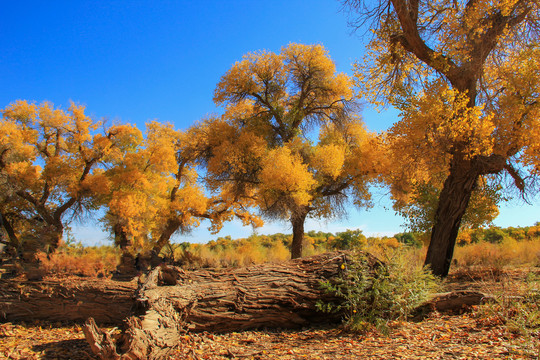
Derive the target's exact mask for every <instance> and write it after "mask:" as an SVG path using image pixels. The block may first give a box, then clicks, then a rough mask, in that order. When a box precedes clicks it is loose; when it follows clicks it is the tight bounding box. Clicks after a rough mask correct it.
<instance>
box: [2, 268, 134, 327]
mask: <svg viewBox="0 0 540 360" xmlns="http://www.w3.org/2000/svg"><path fill="white" fill-rule="evenodd" d="M136 289H137V282H136V281H131V282H126V281H123V282H120V281H112V280H110V279H94V278H82V277H65V278H46V279H43V280H41V281H21V280H20V279H0V321H12V322H14V321H27V322H33V321H36V320H43V321H48V322H63V321H67V322H81V323H82V322H84V321H85V320H86V319H88V317H93V318H94V319H95V320H96V321H97V322H98V323H101V324H115V325H121V324H122V322H123V321H124V320H125V318H126V317H127V316H128V315H129V314H130V311H131V307H132V306H133V303H134V292H135V290H136Z"/></svg>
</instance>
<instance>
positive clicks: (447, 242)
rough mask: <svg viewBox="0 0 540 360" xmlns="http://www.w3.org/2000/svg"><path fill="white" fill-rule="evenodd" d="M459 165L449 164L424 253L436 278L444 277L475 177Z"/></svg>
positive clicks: (426, 263)
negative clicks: (429, 238)
mask: <svg viewBox="0 0 540 360" xmlns="http://www.w3.org/2000/svg"><path fill="white" fill-rule="evenodd" d="M463 167H464V166H463V165H461V164H458V165H455V166H453V167H452V168H451V169H450V174H449V175H448V178H447V179H446V181H445V182H444V186H443V189H442V191H441V195H440V196H439V204H438V206H437V212H436V213H435V225H434V226H433V229H432V231H431V241H430V242H429V247H428V251H427V254H426V260H425V265H427V266H429V267H430V268H431V271H432V272H433V274H434V275H437V276H440V277H446V276H447V275H448V271H449V270H450V265H451V263H452V257H453V255H454V246H455V244H456V239H457V235H458V231H459V227H460V225H461V219H462V218H463V215H464V214H465V211H466V210H467V207H468V205H469V201H470V199H471V194H472V192H473V190H474V188H475V187H476V182H477V180H478V175H477V174H476V173H473V172H471V171H463Z"/></svg>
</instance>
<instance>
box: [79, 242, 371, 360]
mask: <svg viewBox="0 0 540 360" xmlns="http://www.w3.org/2000/svg"><path fill="white" fill-rule="evenodd" d="M366 256H367V257H368V262H369V264H370V267H372V268H374V267H376V266H379V264H380V262H378V261H377V260H376V259H375V258H374V257H371V256H369V255H366ZM349 261H350V258H349V255H348V254H347V253H345V252H334V253H328V254H323V255H318V256H313V257H309V258H301V259H295V260H291V261H289V262H286V263H281V264H263V265H256V266H252V267H248V268H243V269H225V270H204V269H203V270H196V271H189V272H188V271H184V270H182V269H180V268H176V267H169V266H161V267H158V268H156V269H154V270H153V271H151V272H150V273H149V274H148V276H147V279H146V281H144V282H143V283H142V284H141V285H140V286H139V288H138V290H137V293H136V303H135V304H136V305H135V313H134V316H132V317H130V318H129V319H127V321H126V322H125V327H124V330H123V331H122V333H121V334H120V335H119V336H118V337H116V338H115V337H114V336H113V335H112V334H110V333H106V332H103V331H102V330H100V329H99V328H98V327H97V326H96V324H95V322H94V321H93V319H89V320H88V321H87V323H86V324H85V326H84V327H83V331H84V333H85V336H86V339H87V341H88V342H89V344H90V346H91V348H92V350H93V351H94V353H95V354H96V355H98V357H99V358H101V359H103V360H112V359H114V360H118V359H163V358H165V357H166V356H167V354H168V353H169V352H170V351H171V350H172V349H174V347H175V346H178V345H179V344H180V343H181V338H182V335H183V334H185V333H186V332H187V331H195V332H197V331H213V332H228V331H239V330H245V329H253V328H298V327H302V326H305V325H308V324H309V325H311V324H319V323H331V322H337V321H339V320H340V319H341V314H340V313H330V314H329V313H322V312H319V311H318V310H317V302H319V301H323V302H333V301H336V300H337V299H336V298H335V296H334V295H332V294H328V293H325V291H324V290H322V288H321V282H323V281H327V280H331V279H333V278H336V277H338V276H339V275H340V273H341V272H342V271H344V270H343V269H344V268H346V266H345V264H346V263H348V262H349Z"/></svg>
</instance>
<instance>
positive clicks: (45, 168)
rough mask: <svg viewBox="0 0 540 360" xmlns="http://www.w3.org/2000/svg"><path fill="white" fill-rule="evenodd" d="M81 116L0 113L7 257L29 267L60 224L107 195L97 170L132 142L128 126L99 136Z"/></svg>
mask: <svg viewBox="0 0 540 360" xmlns="http://www.w3.org/2000/svg"><path fill="white" fill-rule="evenodd" d="M84 111H85V108H84V106H80V105H76V104H73V103H72V104H71V105H70V107H69V109H68V110H67V111H66V110H62V109H60V108H55V107H54V106H53V105H52V104H51V103H47V102H44V103H42V104H39V105H37V104H34V103H30V102H27V101H21V100H19V101H16V102H14V103H12V104H11V105H9V106H8V107H6V108H5V109H4V110H2V115H3V118H2V120H1V121H0V193H1V195H0V196H1V197H2V202H1V205H0V209H1V212H2V217H3V220H4V227H5V228H6V230H7V232H8V235H9V238H10V248H11V250H10V251H11V252H14V253H13V254H12V255H17V256H23V257H26V259H27V260H31V258H32V257H33V256H34V254H35V251H36V250H37V249H42V250H44V251H47V252H50V251H53V250H54V249H55V248H56V247H57V246H58V244H59V242H60V240H61V238H62V235H63V231H64V227H65V223H66V221H67V222H68V221H69V220H70V219H72V218H73V217H74V216H80V215H84V214H85V212H86V210H89V209H93V208H95V204H94V203H93V199H92V196H91V195H92V192H93V191H95V190H98V189H102V187H104V186H105V187H106V182H103V181H102V180H103V179H102V177H101V174H102V171H101V165H102V163H103V162H104V161H109V160H110V159H114V158H115V157H116V156H117V154H118V152H122V151H124V150H125V148H126V147H128V146H129V144H130V143H131V141H132V138H133V137H137V136H138V130H136V129H135V128H134V127H132V126H129V125H121V126H110V127H108V128H105V127H104V125H103V124H102V123H101V122H100V121H94V120H93V119H92V118H90V117H88V116H87V115H85V112H84ZM68 214H69V216H68Z"/></svg>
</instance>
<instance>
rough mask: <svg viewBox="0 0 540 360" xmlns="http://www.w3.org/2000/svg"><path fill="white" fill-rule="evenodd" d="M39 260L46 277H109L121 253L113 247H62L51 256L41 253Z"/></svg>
mask: <svg viewBox="0 0 540 360" xmlns="http://www.w3.org/2000/svg"><path fill="white" fill-rule="evenodd" d="M38 258H39V260H40V266H41V268H42V270H43V271H44V273H45V274H46V275H79V276H89V277H109V276H110V275H111V274H112V272H113V271H114V270H115V269H116V266H117V265H118V260H119V252H118V251H117V250H116V249H114V248H112V247H88V248H81V247H75V248H72V247H61V248H60V249H59V251H58V252H56V253H54V254H50V255H49V256H47V255H46V254H45V253H39V254H38Z"/></svg>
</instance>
